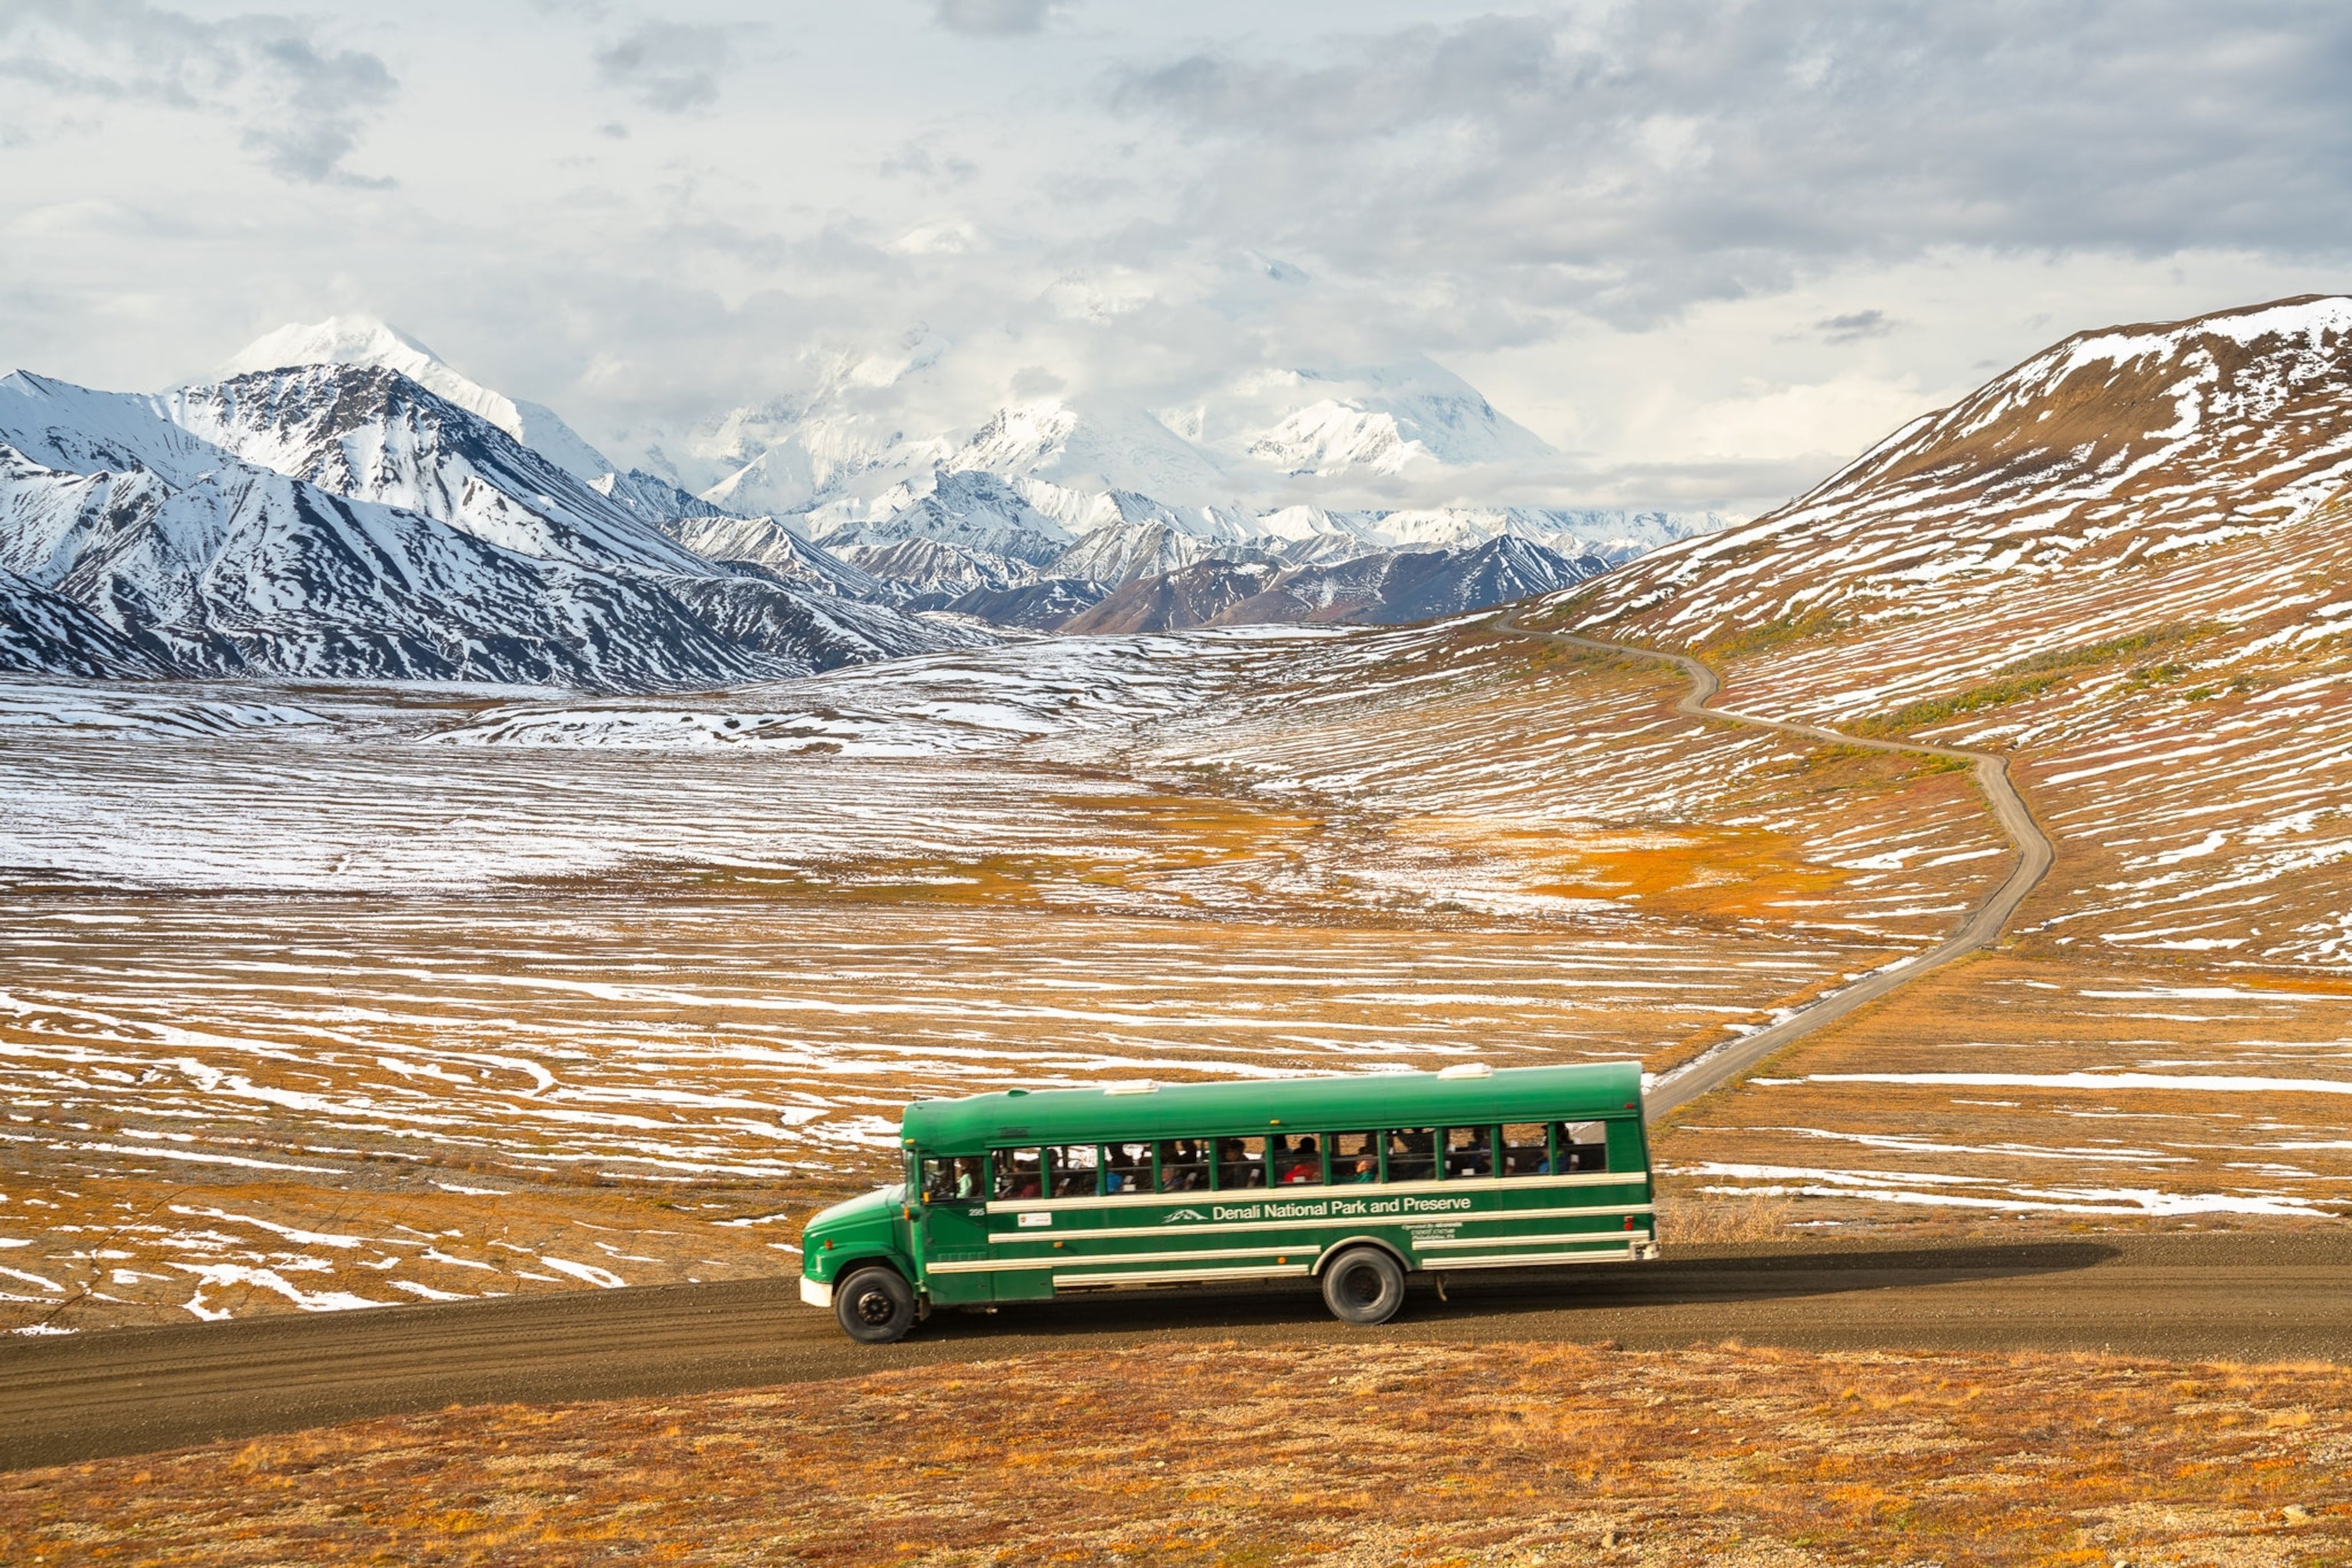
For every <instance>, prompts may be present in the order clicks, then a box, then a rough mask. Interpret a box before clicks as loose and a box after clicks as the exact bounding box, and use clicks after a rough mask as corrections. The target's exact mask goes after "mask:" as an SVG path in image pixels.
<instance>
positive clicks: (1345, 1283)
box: [1323, 1247, 1404, 1328]
mask: <svg viewBox="0 0 2352 1568" xmlns="http://www.w3.org/2000/svg"><path fill="white" fill-rule="evenodd" d="M1323 1304H1324V1305H1325V1306H1327V1307H1328V1308H1330V1309H1331V1315H1332V1316H1333V1317H1335V1318H1337V1319H1339V1321H1341V1322H1343V1323H1354V1324H1356V1325H1358V1326H1359V1327H1362V1328H1370V1327H1371V1326H1372V1325H1373V1324H1374V1323H1385V1322H1387V1321H1389V1320H1390V1319H1391V1318H1393V1317H1395V1316H1396V1315H1397V1312H1398V1310H1399V1309H1401V1308H1402V1307H1403V1305H1404V1268H1403V1266H1402V1265H1401V1264H1400V1263H1398V1262H1397V1260H1396V1259H1395V1258H1391V1257H1390V1256H1389V1255H1388V1254H1387V1253H1385V1252H1382V1251H1381V1249H1380V1248H1379V1247H1349V1249H1348V1250H1347V1251H1345V1252H1343V1253H1341V1254H1339V1257H1337V1258H1333V1259H1332V1260H1331V1261H1330V1262H1329V1263H1328V1264H1326V1265H1324V1268H1323Z"/></svg>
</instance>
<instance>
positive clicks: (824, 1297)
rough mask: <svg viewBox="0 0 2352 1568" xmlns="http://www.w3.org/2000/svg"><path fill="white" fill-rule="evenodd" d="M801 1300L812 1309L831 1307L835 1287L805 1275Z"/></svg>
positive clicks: (802, 1279)
mask: <svg viewBox="0 0 2352 1568" xmlns="http://www.w3.org/2000/svg"><path fill="white" fill-rule="evenodd" d="M801 1300H803V1301H806V1302H807V1303H808V1304H809V1305H810V1306H812V1307H830V1306H832V1305H833V1287H832V1286H830V1285H828V1284H826V1283H825V1282H824V1280H822V1279H810V1278H808V1276H806V1275H803V1276H802V1277H801Z"/></svg>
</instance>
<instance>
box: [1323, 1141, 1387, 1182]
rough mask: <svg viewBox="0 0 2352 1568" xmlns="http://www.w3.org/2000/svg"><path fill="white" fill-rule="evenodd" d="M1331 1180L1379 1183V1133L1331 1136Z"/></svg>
mask: <svg viewBox="0 0 2352 1568" xmlns="http://www.w3.org/2000/svg"><path fill="white" fill-rule="evenodd" d="M1331 1179H1332V1180H1333V1181H1335V1182H1377V1181H1379V1180H1380V1179H1381V1135H1380V1134H1379V1133H1377V1132H1334V1133H1333V1134H1331Z"/></svg>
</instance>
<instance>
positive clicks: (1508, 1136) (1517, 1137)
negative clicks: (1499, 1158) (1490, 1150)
mask: <svg viewBox="0 0 2352 1568" xmlns="http://www.w3.org/2000/svg"><path fill="white" fill-rule="evenodd" d="M1548 1158H1549V1157H1548V1155H1547V1154H1546V1152H1545V1150H1544V1126H1543V1123H1542V1122H1540V1121H1524V1122H1521V1121H1514V1122H1506V1123H1505V1124H1504V1126H1503V1174H1505V1175H1507V1176H1539V1175H1542V1174H1544V1166H1545V1164H1546V1163H1548Z"/></svg>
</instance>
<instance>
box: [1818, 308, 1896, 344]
mask: <svg viewBox="0 0 2352 1568" xmlns="http://www.w3.org/2000/svg"><path fill="white" fill-rule="evenodd" d="M1896 324H1897V323H1896V322H1895V321H1893V320H1891V319H1890V318H1889V317H1888V316H1887V314H1886V312H1885V311H1884V310H1849V311H1847V312H1846V313H1845V314H1843V315H1842V316H1824V317H1822V319H1821V320H1820V321H1815V322H1814V323H1813V331H1817V332H1819V333H1820V334H1821V335H1822V342H1829V343H1858V342H1862V341H1863V340H1864V338H1883V337H1885V336H1886V334H1887V333H1889V332H1891V331H1894V330H1895V326H1896Z"/></svg>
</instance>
